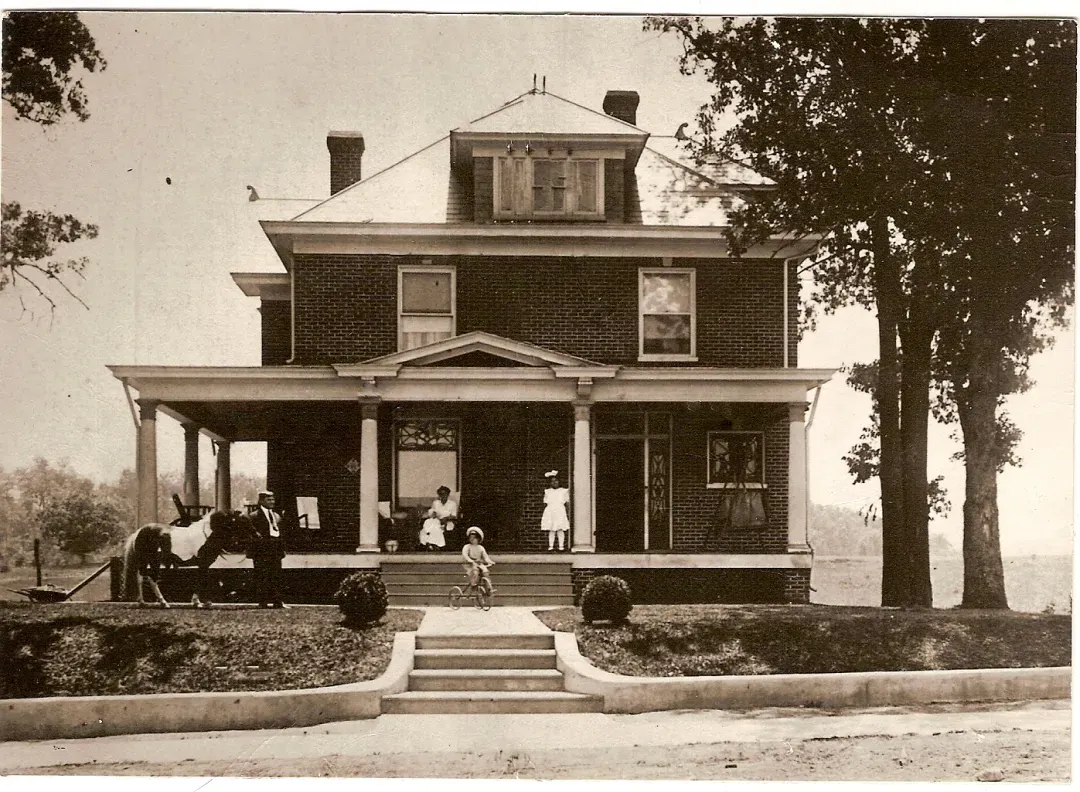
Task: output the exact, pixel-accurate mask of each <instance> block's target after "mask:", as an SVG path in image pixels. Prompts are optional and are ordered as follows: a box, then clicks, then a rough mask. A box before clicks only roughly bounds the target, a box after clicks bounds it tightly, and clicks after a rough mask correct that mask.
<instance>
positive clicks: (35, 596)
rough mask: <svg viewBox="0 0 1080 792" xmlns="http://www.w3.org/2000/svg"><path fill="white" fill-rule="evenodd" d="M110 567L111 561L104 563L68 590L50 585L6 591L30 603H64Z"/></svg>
mask: <svg viewBox="0 0 1080 792" xmlns="http://www.w3.org/2000/svg"><path fill="white" fill-rule="evenodd" d="M111 565H112V562H111V561H106V562H105V563H104V564H102V565H101V566H100V567H98V568H97V569H96V570H94V571H93V572H92V573H91V574H90V575H88V576H87V577H85V578H83V579H82V580H80V581H79V582H78V583H76V584H75V585H74V586H73V587H72V588H70V589H62V588H60V587H59V586H54V585H52V584H51V583H49V584H46V585H44V586H31V587H30V588H22V589H8V591H12V592H14V593H16V594H22V595H23V596H24V597H27V598H29V600H30V601H31V602H64V601H65V600H69V599H71V597H72V596H74V595H75V594H76V593H77V592H79V591H81V590H82V589H83V588H85V587H86V586H88V585H89V584H90V583H91V582H92V581H93V580H94V579H96V578H97V577H98V575H100V574H101V573H102V572H104V571H105V570H107V569H108V568H109V567H110V566H111Z"/></svg>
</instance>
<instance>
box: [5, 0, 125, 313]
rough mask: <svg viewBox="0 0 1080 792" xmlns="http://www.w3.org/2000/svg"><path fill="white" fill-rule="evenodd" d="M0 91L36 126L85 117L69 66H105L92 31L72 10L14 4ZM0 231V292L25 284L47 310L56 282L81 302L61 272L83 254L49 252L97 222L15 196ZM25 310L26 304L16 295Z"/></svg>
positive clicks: (81, 264) (91, 232) (80, 261)
mask: <svg viewBox="0 0 1080 792" xmlns="http://www.w3.org/2000/svg"><path fill="white" fill-rule="evenodd" d="M3 37H4V43H3V98H4V101H6V102H7V103H8V104H9V105H10V106H11V107H12V108H13V109H14V110H15V116H16V118H18V119H25V120H28V121H32V122H34V123H36V124H40V125H41V126H43V127H44V126H50V125H52V124H55V123H57V122H58V121H60V120H61V119H62V118H64V117H65V116H67V115H68V114H72V115H74V116H75V117H76V118H77V119H78V120H79V121H85V120H86V119H87V118H89V117H90V114H89V112H88V110H87V98H86V94H85V92H84V91H83V85H82V81H81V80H79V79H76V77H75V76H74V71H75V69H76V68H77V67H81V68H82V69H85V70H87V71H90V72H93V71H95V70H96V69H97V68H99V67H100V68H101V69H104V68H105V65H106V63H105V59H104V58H103V57H102V56H101V53H100V52H98V50H97V45H96V44H95V42H94V38H93V36H91V35H90V31H89V30H87V29H86V26H85V25H84V24H83V23H82V21H81V20H80V19H79V16H78V14H76V13H74V12H71V11H13V12H10V13H8V14H7V15H6V16H5V17H4V21H3ZM2 214H3V228H2V232H0V291H2V290H3V289H5V288H7V287H9V286H10V287H12V288H17V287H18V285H19V284H20V283H26V284H28V285H29V286H31V287H32V288H33V290H34V292H35V293H36V294H37V295H39V296H40V297H42V298H43V299H44V300H45V301H46V302H47V303H48V304H49V308H50V310H55V309H56V302H55V301H54V300H53V299H52V297H50V296H49V294H48V293H47V287H49V286H55V285H59V286H60V287H61V288H62V289H63V290H64V291H66V292H67V293H68V294H69V295H71V296H72V297H74V298H75V299H76V300H77V301H78V302H79V303H80V304H81V305H82V306H83V307H84V308H86V307H87V305H86V303H84V302H83V301H82V300H81V299H79V298H78V297H77V296H76V295H75V294H74V292H72V291H71V289H70V288H69V287H68V285H67V283H66V282H65V279H64V277H65V276H66V275H76V276H79V277H82V273H83V270H84V269H85V268H86V265H87V259H86V258H73V259H66V260H63V259H60V260H57V259H54V258H53V255H54V253H55V252H56V246H57V245H60V244H67V243H71V242H76V241H78V240H80V239H93V238H94V237H96V236H97V234H98V228H97V226H95V225H92V224H90V223H83V222H80V221H79V220H78V219H76V218H75V217H73V216H72V215H69V214H59V215H58V214H53V213H52V212H41V211H24V210H23V208H22V207H21V206H20V205H19V204H18V203H16V202H11V203H7V202H5V203H4V204H3V208H2ZM19 300H20V303H21V304H22V306H23V309H24V310H26V303H25V302H24V301H23V300H22V296H21V295H20V297H19Z"/></svg>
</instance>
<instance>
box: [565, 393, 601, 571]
mask: <svg viewBox="0 0 1080 792" xmlns="http://www.w3.org/2000/svg"><path fill="white" fill-rule="evenodd" d="M573 489H574V526H573V533H574V540H573V542H571V544H570V551H571V552H573V553H593V552H595V551H596V546H595V545H594V544H593V515H592V402H583V401H577V402H574V483H573Z"/></svg>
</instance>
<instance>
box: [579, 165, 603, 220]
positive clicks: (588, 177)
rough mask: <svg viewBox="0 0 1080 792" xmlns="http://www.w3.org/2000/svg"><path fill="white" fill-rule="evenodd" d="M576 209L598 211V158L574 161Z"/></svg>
mask: <svg viewBox="0 0 1080 792" xmlns="http://www.w3.org/2000/svg"><path fill="white" fill-rule="evenodd" d="M574 165H575V168H574V171H575V172H574V210H575V211H578V212H590V213H591V212H596V211H597V207H596V176H597V162H596V160H578V161H577V162H575V163H574Z"/></svg>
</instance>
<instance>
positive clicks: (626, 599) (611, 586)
mask: <svg viewBox="0 0 1080 792" xmlns="http://www.w3.org/2000/svg"><path fill="white" fill-rule="evenodd" d="M633 607H634V606H633V604H632V603H631V602H630V585H629V584H628V583H627V582H626V581H625V580H623V579H622V578H618V577H615V576H614V575H600V577H595V578H593V579H592V580H591V581H589V585H587V586H586V587H585V591H584V593H583V594H582V595H581V617H582V618H583V619H584V620H585V621H587V622H592V621H611V622H621V621H625V620H626V617H627V616H629V615H630V610H631V609H632V608H633Z"/></svg>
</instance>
